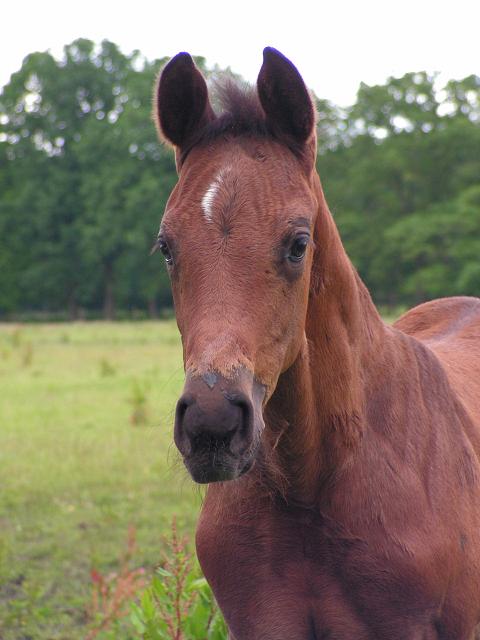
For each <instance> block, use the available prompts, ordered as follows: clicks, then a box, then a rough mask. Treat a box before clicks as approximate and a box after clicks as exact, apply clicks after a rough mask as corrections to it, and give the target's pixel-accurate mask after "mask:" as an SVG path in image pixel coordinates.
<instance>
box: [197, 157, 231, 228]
mask: <svg viewBox="0 0 480 640" xmlns="http://www.w3.org/2000/svg"><path fill="white" fill-rule="evenodd" d="M228 171H230V167H226V168H225V169H221V170H220V171H219V172H218V173H217V175H216V176H215V179H214V180H213V182H212V184H211V185H210V186H209V187H208V189H207V190H206V192H205V195H204V196H203V198H202V209H203V215H204V217H205V220H206V221H207V222H212V220H213V203H214V201H215V198H216V196H217V194H218V192H219V191H220V188H221V186H222V182H223V179H224V177H225V174H226V173H228Z"/></svg>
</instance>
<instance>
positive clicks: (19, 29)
mask: <svg viewBox="0 0 480 640" xmlns="http://www.w3.org/2000/svg"><path fill="white" fill-rule="evenodd" d="M2 5H3V6H1V8H0V20H1V24H2V28H1V32H0V33H1V35H0V86H3V85H4V84H5V83H7V82H8V80H9V77H10V75H11V74H12V73H13V72H14V71H16V70H17V69H19V68H20V66H21V63H22V60H23V58H24V57H25V56H26V55H27V54H28V53H31V52H32V51H45V50H47V49H50V50H51V51H52V53H53V54H54V55H57V56H60V55H61V51H62V47H63V45H64V44H67V43H69V42H71V41H72V40H74V39H75V38H78V37H85V38H90V39H92V40H95V41H97V42H99V41H101V40H102V39H104V38H107V39H109V40H112V41H113V42H115V43H117V44H118V45H119V46H120V47H121V49H122V50H123V51H124V52H125V53H129V52H130V51H132V50H133V49H140V51H141V52H142V53H143V54H145V55H146V56H147V58H150V59H152V58H160V57H163V56H166V55H168V56H170V55H174V54H175V53H177V52H178V51H189V52H190V53H192V54H194V55H203V56H205V57H206V58H207V61H208V63H210V64H211V65H213V64H214V63H218V64H219V65H220V66H230V67H231V68H232V69H233V71H236V72H238V73H240V74H241V75H243V76H244V77H245V78H246V79H247V80H250V81H254V80H255V79H256V76H257V74H258V70H259V68H260V65H261V60H262V49H263V47H264V46H266V45H270V46H274V47H276V48H277V49H280V51H282V52H283V53H284V54H285V55H286V56H288V57H289V58H290V59H291V60H292V61H293V62H294V63H295V64H296V66H297V67H298V68H299V70H300V72H301V73H302V74H303V77H304V79H305V81H306V83H307V84H308V85H309V86H310V87H311V88H312V89H314V91H315V93H316V94H317V95H318V96H319V97H321V98H328V99H330V100H332V101H334V102H335V103H337V104H340V105H348V104H350V103H352V102H353V101H354V99H355V94H356V91H357V88H358V85H359V83H360V82H361V81H364V82H367V83H368V84H376V83H380V82H383V81H384V80H385V79H386V78H387V77H388V76H390V75H395V76H398V75H402V74H403V73H405V72H407V71H419V70H425V69H426V70H427V71H430V72H432V71H439V72H441V73H442V78H445V79H450V78H462V77H465V76H466V75H469V74H471V73H477V74H480V53H479V52H480V44H479V43H480V38H479V33H480V32H479V22H480V0H455V1H450V2H444V1H442V0H435V1H433V0H400V1H398V2H390V1H389V0H383V1H377V0H359V1H358V2H353V1H351V0H343V1H341V0H336V1H335V0H329V2H328V3H326V2H322V1H321V0H317V1H316V2H306V1H305V0H290V1H289V2H282V1H276V2H270V1H265V0H256V1H255V2H252V1H251V0H237V1H235V2H228V1H227V0H224V1H223V2H222V1H220V0H204V1H203V2H201V1H199V0H196V1H192V0H169V2H165V1H164V0H157V1H156V2H153V1H150V2H147V1H145V0H133V1H132V2H129V3H126V2H121V1H118V0H117V2H111V1H110V0H95V1H92V0H82V2H69V1H68V0H63V1H62V2H58V1H53V0H43V1H42V2H39V1H38V0H36V1H35V2H33V1H31V0H26V1H23V2H7V1H5V2H3V3H2Z"/></svg>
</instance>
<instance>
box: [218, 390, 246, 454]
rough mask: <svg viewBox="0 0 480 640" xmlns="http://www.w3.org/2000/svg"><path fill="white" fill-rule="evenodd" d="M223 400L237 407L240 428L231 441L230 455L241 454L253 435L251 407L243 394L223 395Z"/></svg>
mask: <svg viewBox="0 0 480 640" xmlns="http://www.w3.org/2000/svg"><path fill="white" fill-rule="evenodd" d="M225 398H226V399H227V400H229V401H230V402H231V403H232V404H233V405H235V406H237V407H238V408H239V409H240V412H241V420H240V428H238V429H237V430H236V432H235V433H234V434H233V437H232V439H231V443H230V447H231V450H232V453H237V454H241V453H243V452H244V451H245V449H247V448H248V446H249V445H250V444H251V437H252V434H253V406H252V403H251V401H250V400H249V398H248V397H247V396H246V395H245V394H243V393H229V394H225Z"/></svg>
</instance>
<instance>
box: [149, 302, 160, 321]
mask: <svg viewBox="0 0 480 640" xmlns="http://www.w3.org/2000/svg"><path fill="white" fill-rule="evenodd" d="M147 304H148V316H149V317H150V318H152V319H156V318H158V308H157V301H156V300H155V298H154V297H153V298H150V299H149V300H148V303H147Z"/></svg>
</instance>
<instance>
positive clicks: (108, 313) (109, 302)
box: [103, 263, 115, 320]
mask: <svg viewBox="0 0 480 640" xmlns="http://www.w3.org/2000/svg"><path fill="white" fill-rule="evenodd" d="M104 277H105V297H104V299H103V317H104V318H105V320H113V319H114V317H115V297H114V292H113V286H114V277H113V265H112V264H111V263H107V264H106V265H105V267H104Z"/></svg>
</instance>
